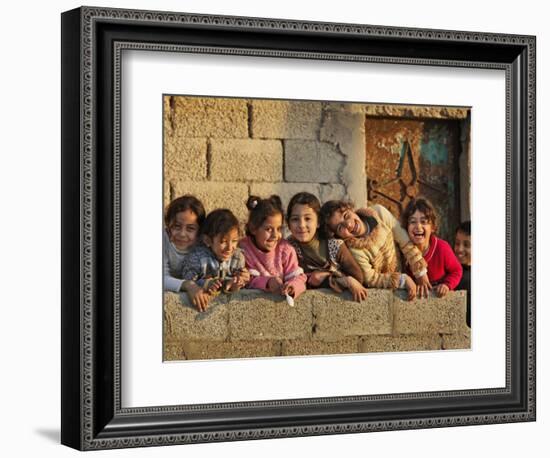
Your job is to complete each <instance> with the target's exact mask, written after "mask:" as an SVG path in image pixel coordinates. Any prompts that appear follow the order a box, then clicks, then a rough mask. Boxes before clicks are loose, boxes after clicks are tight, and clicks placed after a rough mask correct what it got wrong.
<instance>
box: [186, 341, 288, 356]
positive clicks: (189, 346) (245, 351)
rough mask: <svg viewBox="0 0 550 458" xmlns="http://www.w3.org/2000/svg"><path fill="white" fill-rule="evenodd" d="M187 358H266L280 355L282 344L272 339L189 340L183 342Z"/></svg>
mask: <svg viewBox="0 0 550 458" xmlns="http://www.w3.org/2000/svg"><path fill="white" fill-rule="evenodd" d="M183 348H184V354H185V356H186V359H227V358H264V357H267V356H280V354H281V345H280V343H279V342H278V341H271V340H252V341H246V340H238V341H233V342H212V341H198V340H189V341H185V342H183Z"/></svg>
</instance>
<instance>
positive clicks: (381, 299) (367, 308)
mask: <svg viewBox="0 0 550 458" xmlns="http://www.w3.org/2000/svg"><path fill="white" fill-rule="evenodd" d="M308 294H309V295H310V298H311V301H312V304H313V316H314V324H315V328H314V329H315V331H314V333H313V337H314V339H321V340H325V341H336V340H340V339H342V337H344V336H362V335H371V334H391V330H392V314H391V301H392V293H391V291H388V290H382V289H369V292H368V297H367V299H366V300H365V301H363V302H354V301H353V300H352V299H351V295H350V294H349V292H347V291H346V292H344V293H342V294H337V293H334V292H332V291H329V290H325V289H323V290H315V291H310V292H309V293H308Z"/></svg>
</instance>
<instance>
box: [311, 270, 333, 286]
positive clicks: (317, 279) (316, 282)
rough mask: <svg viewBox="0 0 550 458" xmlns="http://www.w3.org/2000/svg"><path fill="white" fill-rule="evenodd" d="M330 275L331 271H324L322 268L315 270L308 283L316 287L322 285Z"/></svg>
mask: <svg viewBox="0 0 550 458" xmlns="http://www.w3.org/2000/svg"><path fill="white" fill-rule="evenodd" d="M329 276H330V272H324V271H322V270H316V271H315V272H311V274H310V275H309V278H308V280H307V282H308V284H310V285H311V286H313V287H314V288H315V287H317V286H320V285H321V283H323V282H324V281H325V279H326V278H327V277H329Z"/></svg>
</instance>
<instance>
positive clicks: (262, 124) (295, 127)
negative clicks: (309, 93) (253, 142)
mask: <svg viewBox="0 0 550 458" xmlns="http://www.w3.org/2000/svg"><path fill="white" fill-rule="evenodd" d="M321 115H322V104H321V103H320V102H298V101H287V100H254V101H252V116H251V133H252V137H253V138H279V139H283V138H286V139H289V138H291V139H297V138H298V139H304V140H316V139H318V132H319V126H320V123H321Z"/></svg>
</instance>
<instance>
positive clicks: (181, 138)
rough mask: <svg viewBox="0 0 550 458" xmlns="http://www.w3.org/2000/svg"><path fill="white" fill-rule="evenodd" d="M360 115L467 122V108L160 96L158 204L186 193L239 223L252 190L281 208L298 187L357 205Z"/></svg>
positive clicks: (360, 193) (361, 164)
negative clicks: (161, 127) (227, 210)
mask: <svg viewBox="0 0 550 458" xmlns="http://www.w3.org/2000/svg"><path fill="white" fill-rule="evenodd" d="M365 116H386V117H388V116H389V117H395V118H396V119H415V118H416V119H418V118H430V119H455V120H464V122H469V118H468V116H469V110H468V109H466V108H454V107H425V106H424V107H423V106H418V107H415V106H399V105H376V104H358V103H337V102H310V101H285V100H258V99H235V98H233V99H232V98H214V97H187V96H165V97H164V180H165V181H164V204H165V205H167V204H168V203H169V202H170V201H171V200H172V199H174V198H176V197H178V196H180V195H182V194H187V193H191V194H195V195H196V196H197V197H198V198H199V199H201V200H202V202H203V203H204V205H205V207H206V210H207V211H210V210H213V209H214V208H218V207H228V208H230V209H231V210H232V211H233V212H234V213H235V214H236V216H237V217H238V218H239V220H241V221H245V220H246V217H247V211H246V207H245V202H246V200H247V198H248V197H249V196H250V195H252V194H254V195H259V196H260V197H267V196H269V195H271V194H279V195H280V196H281V198H282V201H283V205H284V206H285V207H286V205H287V204H288V201H289V200H290V198H291V197H292V196H293V195H294V194H295V193H297V192H300V191H308V192H311V193H313V194H315V195H316V196H318V197H319V198H320V200H321V201H322V202H324V201H326V200H329V199H349V200H352V201H354V202H355V203H356V204H357V205H361V206H362V205H364V204H365V203H366V202H367V186H366V179H367V177H366V174H365ZM465 130H467V129H465ZM468 141H469V139H464V143H465V147H466V146H468ZM463 146H464V145H463ZM463 168H464V171H465V172H464V173H463V175H464V176H465V177H468V176H469V164H465V165H464V166H463ZM465 179H466V178H465ZM467 185H469V183H464V189H466V188H467V189H469V187H468V186H467ZM465 192H466V191H465ZM468 192H469V191H468ZM462 198H463V199H462V200H464V201H465V202H469V198H470V196H469V194H468V195H466V194H465V195H464V196H462ZM464 207H465V209H466V210H464V212H463V213H464V214H465V215H468V216H469V213H467V212H468V211H469V210H468V209H469V205H467V204H465V205H464Z"/></svg>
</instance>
